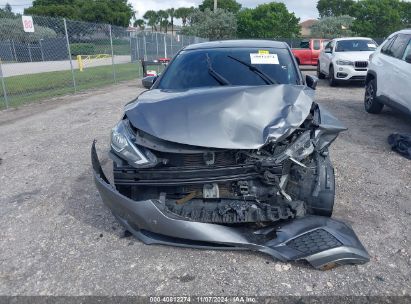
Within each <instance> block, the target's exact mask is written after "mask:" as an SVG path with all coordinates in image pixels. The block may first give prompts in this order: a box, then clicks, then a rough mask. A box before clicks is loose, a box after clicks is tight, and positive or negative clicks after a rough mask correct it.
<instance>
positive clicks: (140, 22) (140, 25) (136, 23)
mask: <svg viewBox="0 0 411 304" xmlns="http://www.w3.org/2000/svg"><path fill="white" fill-rule="evenodd" d="M133 25H134V27H138V28H139V29H140V30H144V28H145V25H146V22H145V21H144V19H137V20H136V21H134V24H133Z"/></svg>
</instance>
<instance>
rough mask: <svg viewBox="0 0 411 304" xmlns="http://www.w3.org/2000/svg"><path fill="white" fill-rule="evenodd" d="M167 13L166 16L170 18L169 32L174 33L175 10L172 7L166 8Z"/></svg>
mask: <svg viewBox="0 0 411 304" xmlns="http://www.w3.org/2000/svg"><path fill="white" fill-rule="evenodd" d="M167 14H168V16H169V17H170V20H171V22H170V24H171V34H173V33H174V17H175V16H176V11H175V9H174V8H169V9H168V10H167Z"/></svg>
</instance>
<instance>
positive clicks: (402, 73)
mask: <svg viewBox="0 0 411 304" xmlns="http://www.w3.org/2000/svg"><path fill="white" fill-rule="evenodd" d="M410 36H411V35H405V34H398V35H397V37H396V38H395V40H393V42H392V43H391V45H390V47H389V50H387V52H386V53H385V55H386V56H384V61H385V62H384V64H385V67H384V68H383V69H382V70H381V72H380V75H381V74H385V77H384V78H383V79H382V81H383V92H382V93H383V95H384V96H386V97H388V98H389V99H390V101H393V102H395V103H396V104H397V105H399V106H400V108H404V107H405V108H408V107H407V103H408V102H407V99H408V98H409V97H407V96H406V95H407V94H406V92H409V88H410V86H409V85H410V84H409V83H410V80H409V75H410V72H409V71H408V70H407V67H408V69H409V65H408V64H406V62H405V60H403V57H404V53H405V50H406V47H407V45H408V44H409V41H410V38H411V37H410ZM377 86H378V85H377Z"/></svg>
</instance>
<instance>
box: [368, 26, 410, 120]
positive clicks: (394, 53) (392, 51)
mask: <svg viewBox="0 0 411 304" xmlns="http://www.w3.org/2000/svg"><path fill="white" fill-rule="evenodd" d="M365 84H366V90H365V98H364V106H365V110H366V111H367V112H369V113H373V114H376V113H380V112H381V111H382V108H383V107H384V104H385V105H387V106H390V107H393V108H397V109H398V110H400V111H402V112H404V113H407V114H411V94H410V92H411V29H408V30H402V31H399V32H396V33H394V34H392V35H390V36H389V37H388V38H387V40H385V41H384V43H383V44H382V45H381V46H380V47H378V49H377V51H376V52H375V53H374V54H373V55H372V56H371V58H370V66H369V70H368V73H367V79H366V82H365Z"/></svg>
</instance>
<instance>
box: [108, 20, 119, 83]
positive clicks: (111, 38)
mask: <svg viewBox="0 0 411 304" xmlns="http://www.w3.org/2000/svg"><path fill="white" fill-rule="evenodd" d="M108 28H109V30H110V32H109V34H110V47H111V66H112V67H113V80H114V83H116V82H117V79H116V69H115V66H114V49H113V36H112V35H111V24H109V25H108Z"/></svg>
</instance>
